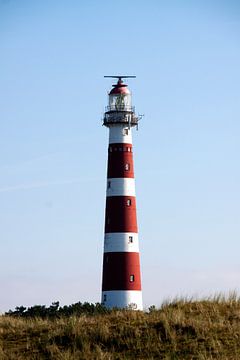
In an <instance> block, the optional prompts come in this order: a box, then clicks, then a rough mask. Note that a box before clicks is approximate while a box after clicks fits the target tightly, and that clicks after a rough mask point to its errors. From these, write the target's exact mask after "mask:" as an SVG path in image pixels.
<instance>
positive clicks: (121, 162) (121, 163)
mask: <svg viewBox="0 0 240 360" xmlns="http://www.w3.org/2000/svg"><path fill="white" fill-rule="evenodd" d="M127 168H128V169H127ZM107 176H108V178H121V177H125V178H133V177H134V168H133V154H132V144H119V143H116V144H110V145H109V147H108V173H107Z"/></svg>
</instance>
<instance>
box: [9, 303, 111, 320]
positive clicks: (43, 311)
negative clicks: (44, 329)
mask: <svg viewBox="0 0 240 360" xmlns="http://www.w3.org/2000/svg"><path fill="white" fill-rule="evenodd" d="M108 312H110V310H108V309H107V308H106V307H105V306H103V305H101V304H100V303H96V304H92V303H89V302H84V303H81V302H77V303H75V304H72V305H64V306H62V307H61V306H59V301H55V302H53V303H52V304H51V305H50V306H49V307H47V306H46V305H34V306H31V307H28V308H27V307H25V306H17V307H16V308H15V310H9V311H8V312H6V313H5V315H7V316H12V317H20V318H34V317H38V318H42V319H49V318H50V319H54V318H60V317H63V316H71V315H76V316H79V315H99V314H106V313H108Z"/></svg>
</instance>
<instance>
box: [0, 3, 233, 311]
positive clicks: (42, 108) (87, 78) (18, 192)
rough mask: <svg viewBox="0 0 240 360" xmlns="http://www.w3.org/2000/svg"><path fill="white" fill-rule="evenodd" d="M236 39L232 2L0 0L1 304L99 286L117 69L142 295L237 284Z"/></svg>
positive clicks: (71, 295)
mask: <svg viewBox="0 0 240 360" xmlns="http://www.w3.org/2000/svg"><path fill="white" fill-rule="evenodd" d="M239 39H240V5H239V2H238V1H231V0H229V1H227V0H226V1H200V0H199V1H184V0H183V1H177V0H175V1H173V0H172V1H167V0H165V1H157V0H155V1H154V0H149V1H126V0H123V1H121V2H116V1H106V0H105V1H104V0H103V1H91V0H90V1H73V0H68V1H67V0H64V1H59V0H58V1H57V0H52V1H47V0H43V1H30V0H21V1H17V0H0V68H1V81H0V145H1V147H0V148H1V151H0V242H1V252H0V254H1V261H0V289H1V290H0V311H5V310H8V309H9V308H14V307H15V306H18V305H27V306H30V305H34V304H47V305H48V304H50V303H51V302H52V301H56V300H59V301H60V303H61V304H70V303H74V302H77V301H91V302H97V301H99V300H100V290H101V267H102V251H103V223H104V207H105V182H106V181H105V179H106V161H107V141H108V133H107V129H105V128H103V127H102V126H101V117H102V113H103V109H104V106H105V105H106V104H107V91H108V90H109V89H110V88H111V84H112V82H111V80H109V79H104V78H103V76H104V75H108V74H119V73H122V74H130V75H136V76H137V78H136V79H135V80H130V81H129V86H130V88H131V90H132V91H133V99H134V105H135V106H136V109H137V111H138V112H139V113H140V114H142V113H144V114H145V117H144V118H143V119H142V120H141V123H140V126H139V131H138V132H137V131H134V150H135V175H136V186H137V205H138V224H139V236H140V241H141V265H142V282H143V297H144V305H145V307H147V306H149V305H151V304H156V305H159V304H160V303H161V301H162V300H163V299H166V298H169V297H170V298H172V297H175V296H185V295H187V296H207V295H210V294H214V293H216V292H219V291H224V292H228V291H229V290H237V291H239V290H240V285H239V284H240V262H239V253H240V169H239V157H240V141H239V134H240V85H239V84H240V66H239V64H240V41H239Z"/></svg>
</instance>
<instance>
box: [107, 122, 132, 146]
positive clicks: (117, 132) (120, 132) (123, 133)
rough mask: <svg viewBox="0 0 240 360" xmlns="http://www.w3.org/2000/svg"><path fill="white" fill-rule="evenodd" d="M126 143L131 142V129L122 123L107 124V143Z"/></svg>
mask: <svg viewBox="0 0 240 360" xmlns="http://www.w3.org/2000/svg"><path fill="white" fill-rule="evenodd" d="M114 143H125V144H126V143H128V144H132V130H131V129H129V128H128V127H127V126H126V125H124V124H116V125H110V126H109V144H114Z"/></svg>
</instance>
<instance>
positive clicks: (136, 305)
mask: <svg viewBox="0 0 240 360" xmlns="http://www.w3.org/2000/svg"><path fill="white" fill-rule="evenodd" d="M109 77H113V78H117V79H118V82H117V84H115V85H113V89H112V90H111V91H110V93H109V103H108V106H107V108H106V112H105V114H104V120H103V124H104V125H105V126H107V127H108V128H109V147H108V170H107V194H106V210H105V238H104V256H103V277H102V304H103V305H105V306H106V307H107V308H113V307H117V308H128V309H135V310H142V289H141V274H140V260H139V244H138V227H137V216H136V197H135V180H134V170H133V147H132V127H134V126H137V125H138V117H137V116H136V115H135V112H134V108H133V107H132V104H131V93H130V91H129V89H128V87H127V85H126V84H124V83H123V80H122V79H123V78H127V77H130V76H109ZM134 77H135V76H134Z"/></svg>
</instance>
